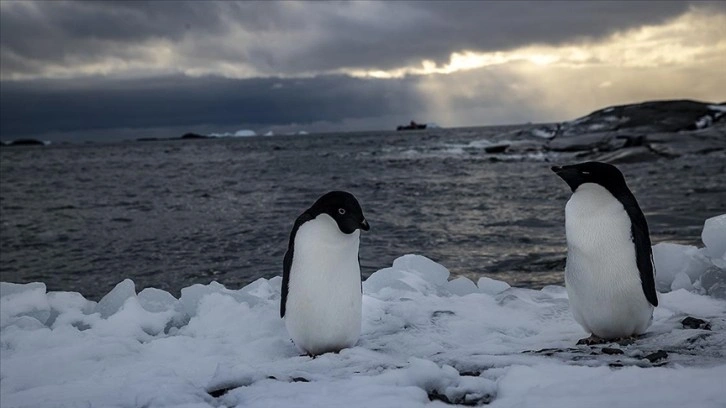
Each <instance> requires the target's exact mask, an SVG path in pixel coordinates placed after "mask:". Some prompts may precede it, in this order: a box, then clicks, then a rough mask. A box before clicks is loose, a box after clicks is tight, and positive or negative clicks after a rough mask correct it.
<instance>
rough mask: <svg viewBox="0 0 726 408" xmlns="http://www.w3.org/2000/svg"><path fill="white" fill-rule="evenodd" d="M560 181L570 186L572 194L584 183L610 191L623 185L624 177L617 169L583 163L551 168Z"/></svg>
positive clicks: (607, 165) (610, 165) (611, 166)
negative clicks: (596, 185)
mask: <svg viewBox="0 0 726 408" xmlns="http://www.w3.org/2000/svg"><path fill="white" fill-rule="evenodd" d="M552 171H554V172H555V174H557V175H558V176H560V178H562V180H565V182H566V183H567V185H569V186H570V188H571V189H572V192H575V191H576V190H577V188H578V187H580V186H581V185H583V184H586V183H594V184H599V185H601V186H603V187H605V188H607V189H608V190H610V191H613V190H615V189H617V188H618V187H622V186H624V185H625V177H623V173H621V172H620V170H618V168H617V167H615V166H613V165H612V164H607V163H602V162H595V161H591V162H585V163H579V164H573V165H570V166H552Z"/></svg>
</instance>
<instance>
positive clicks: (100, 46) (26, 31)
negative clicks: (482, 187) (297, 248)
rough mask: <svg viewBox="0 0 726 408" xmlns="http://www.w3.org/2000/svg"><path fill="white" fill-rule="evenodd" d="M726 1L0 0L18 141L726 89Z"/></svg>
mask: <svg viewBox="0 0 726 408" xmlns="http://www.w3.org/2000/svg"><path fill="white" fill-rule="evenodd" d="M724 71H726V2H723V1H622V2H619V1H579V2H576V1H550V2H547V1H506V2H498V1H478V2H474V1H464V2H456V1H446V2H437V1H421V2H407V1H386V2H383V1H373V2H328V1H325V2H323V1H319V2H317V1H315V2H314V1H304V2H293V1H286V2H273V1H270V2H267V1H262V2H254V1H244V2H232V1H221V2H206V1H205V2H202V1H186V2H174V1H149V2H137V1H128V0H123V1H102V2H94V1H80V2H74V1H37V2H33V1H27V0H23V1H8V0H3V1H2V2H0V138H3V139H11V138H17V137H43V138H46V139H50V140H53V139H67V140H72V139H98V138H127V137H142V136H143V137H155V136H158V137H167V136H178V135H181V134H182V133H185V132H188V131H193V132H199V133H211V132H234V131H235V130H238V129H253V130H256V131H258V132H259V133H262V132H266V131H268V130H273V131H275V132H278V133H279V132H289V131H297V130H305V131H308V132H328V131H358V130H379V129H395V127H396V126H397V125H399V124H403V123H408V121H410V120H416V121H418V122H429V123H431V122H435V123H437V124H439V125H440V126H444V127H461V126H479V125H499V124H516V123H525V122H555V121H563V120H570V119H574V118H576V117H579V116H583V115H586V114H587V113H589V112H591V111H593V110H596V109H600V108H603V107H606V106H611V105H616V104H626V103H635V102H641V101H645V100H654V99H695V100H701V101H706V102H722V101H724V100H726V81H724V80H723V77H724Z"/></svg>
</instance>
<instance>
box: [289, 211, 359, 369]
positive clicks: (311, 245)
mask: <svg viewBox="0 0 726 408" xmlns="http://www.w3.org/2000/svg"><path fill="white" fill-rule="evenodd" d="M359 237H360V231H355V232H353V233H352V234H343V233H342V232H340V230H339V229H338V227H337V225H336V224H335V222H334V221H333V220H332V218H330V217H328V216H327V215H321V216H319V217H318V218H316V219H315V220H311V221H308V222H306V223H305V224H303V225H302V226H301V227H300V229H299V230H298V231H297V235H296V237H295V249H294V252H293V260H292V266H291V268H290V281H289V283H288V295H287V305H286V306H287V307H286V312H285V326H286V327H287V330H288V333H289V334H290V336H291V337H292V340H293V341H294V342H295V344H296V345H297V346H298V347H299V348H300V349H302V350H303V351H305V352H307V353H310V354H313V355H318V354H322V353H326V352H330V351H339V350H341V349H343V348H346V347H351V346H354V345H355V343H356V342H357V341H358V337H359V336H360V332H361V312H362V311H361V301H362V299H361V277H360V266H359V263H358V244H359Z"/></svg>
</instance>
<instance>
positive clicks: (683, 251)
mask: <svg viewBox="0 0 726 408" xmlns="http://www.w3.org/2000/svg"><path fill="white" fill-rule="evenodd" d="M653 260H654V262H655V271H656V273H655V283H656V288H657V289H658V291H660V292H668V291H669V290H671V284H672V283H673V281H674V280H675V279H676V276H677V275H678V274H679V273H681V272H683V273H685V274H686V275H688V278H689V279H690V281H691V282H693V281H695V280H696V279H698V278H699V277H700V276H701V275H703V273H704V272H706V269H708V266H709V262H708V260H706V259H705V257H704V256H703V254H702V253H701V251H699V249H698V248H696V247H695V246H691V245H679V244H671V243H660V244H658V245H655V246H654V247H653ZM683 282H684V280H683V279H681V283H683Z"/></svg>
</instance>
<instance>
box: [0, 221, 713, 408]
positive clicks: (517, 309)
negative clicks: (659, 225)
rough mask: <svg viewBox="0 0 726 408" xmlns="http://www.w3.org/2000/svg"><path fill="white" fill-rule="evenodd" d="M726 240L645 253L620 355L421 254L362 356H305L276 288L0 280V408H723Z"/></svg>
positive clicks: (512, 295)
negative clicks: (642, 280) (652, 271)
mask: <svg viewBox="0 0 726 408" xmlns="http://www.w3.org/2000/svg"><path fill="white" fill-rule="evenodd" d="M725 232H726V215H724V216H720V217H717V218H713V219H711V220H710V221H709V223H707V229H706V231H704V235H703V236H704V241H705V242H706V246H705V247H704V248H689V247H681V246H673V244H670V245H671V246H661V247H660V249H658V250H656V251H655V256H656V259H655V261H656V265H659V267H660V269H659V272H658V273H659V275H658V276H659V282H658V285H659V288H660V289H661V290H663V291H668V292H665V293H661V294H660V295H659V296H660V306H659V307H658V308H656V310H655V314H654V320H653V324H652V326H651V327H650V329H649V331H648V333H647V334H646V335H644V336H643V337H642V338H640V339H638V340H637V341H636V342H634V343H632V344H627V345H626V344H616V343H612V344H606V345H601V346H584V345H580V346H578V345H576V342H577V340H578V339H579V338H582V337H584V336H586V333H584V332H583V331H582V329H581V328H580V326H578V325H577V323H576V322H575V321H574V320H573V319H572V317H571V315H570V312H569V309H568V304H567V294H566V292H565V289H564V288H563V287H560V286H548V287H545V288H543V289H541V290H532V289H523V288H511V287H509V285H508V284H506V283H505V282H501V281H497V280H493V279H489V278H481V279H480V280H479V281H478V282H477V283H474V282H472V281H470V280H468V279H466V278H456V279H452V280H450V276H449V271H448V270H447V269H446V268H445V267H443V266H441V265H439V264H436V263H435V262H433V261H431V260H429V259H428V258H425V257H423V256H419V255H405V256H403V257H401V258H399V259H397V260H396V261H395V262H394V263H393V265H392V266H391V267H390V268H385V269H382V270H379V271H378V272H376V273H374V274H373V275H372V276H371V277H370V278H369V279H368V280H366V282H365V283H364V285H363V292H364V295H363V307H364V310H363V315H364V316H363V334H362V336H361V339H360V341H359V342H358V345H357V346H356V347H354V348H351V349H347V350H343V351H342V352H340V353H338V354H325V355H323V356H320V357H318V358H315V359H311V358H309V357H303V356H300V355H299V352H298V351H297V350H296V348H295V347H294V345H293V344H292V343H291V341H290V340H289V337H288V336H287V333H286V332H285V327H284V324H283V322H282V321H281V320H280V318H279V314H278V307H279V301H280V280H281V279H280V278H279V277H275V278H272V279H269V280H266V279H260V280H258V281H256V282H254V283H252V284H250V285H248V286H246V287H244V288H242V289H239V290H232V289H227V288H225V287H224V286H222V285H221V284H218V283H216V282H213V283H210V284H208V285H201V284H197V285H193V286H190V287H187V288H185V289H183V290H182V296H181V298H180V299H176V298H174V297H173V296H172V295H170V294H169V293H167V292H164V291H161V290H158V289H150V288H147V289H144V290H142V291H141V292H139V293H138V294H137V293H136V290H135V287H134V284H133V282H131V281H130V280H125V281H123V282H121V283H119V285H117V287H116V288H115V289H114V290H113V291H111V292H109V293H108V294H107V295H106V296H105V297H104V298H103V299H102V300H101V301H99V302H98V303H96V302H92V301H88V300H86V299H85V298H83V296H82V295H81V294H79V293H74V292H46V288H45V285H44V284H42V283H34V284H27V285H16V284H12V283H3V284H2V286H1V288H0V289H1V292H0V359H1V362H2V363H1V364H0V406H2V407H3V408H10V407H59V406H62V407H89V406H90V407H172V406H174V407H182V406H184V407H207V406H214V407H221V406H226V407H232V406H245V407H250V406H275V407H286V406H290V407H301V406H317V407H323V406H330V407H339V406H346V407H357V406H361V407H372V406H375V407H418V406H424V405H427V404H430V405H432V406H444V404H445V403H446V402H450V403H457V404H468V405H479V404H485V403H488V404H490V406H492V407H514V406H520V407H521V406H537V407H550V406H551V407H583V406H612V407H630V406H658V407H683V406H694V407H695V406H698V407H722V406H723V404H724V403H725V402H726V398H725V397H724V392H723V379H724V378H726V300H724V299H719V298H717V297H715V296H719V294H720V293H721V292H719V288H720V286H718V285H720V283H719V282H723V278H724V273H725V272H724V269H723V263H722V262H723V261H724V259H726V258H724V253H723V252H724V247H726V245H724V243H726V238H725V237H724V233H725ZM661 245H662V244H661ZM708 274H710V275H711V277H710V278H709V279H710V280H708V281H707V282H708V284H707V285H705V284H704V281H705V280H706V279H705V278H706V277H707V276H709V275H708ZM719 278H720V279H721V281H719V280H718V279H719ZM685 279H688V280H689V284H686V282H685ZM705 286H708V287H705ZM710 291H712V292H713V294H714V295H715V296H709V295H708V293H709V292H710ZM687 317H693V318H697V319H701V320H703V322H699V321H693V320H691V321H686V322H685V323H684V319H685V318H687Z"/></svg>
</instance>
